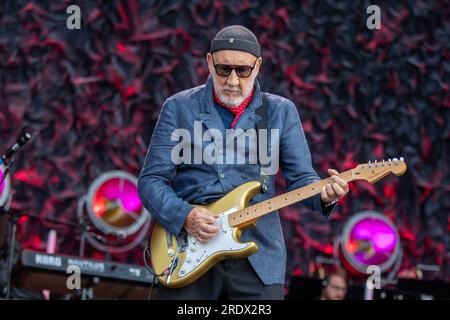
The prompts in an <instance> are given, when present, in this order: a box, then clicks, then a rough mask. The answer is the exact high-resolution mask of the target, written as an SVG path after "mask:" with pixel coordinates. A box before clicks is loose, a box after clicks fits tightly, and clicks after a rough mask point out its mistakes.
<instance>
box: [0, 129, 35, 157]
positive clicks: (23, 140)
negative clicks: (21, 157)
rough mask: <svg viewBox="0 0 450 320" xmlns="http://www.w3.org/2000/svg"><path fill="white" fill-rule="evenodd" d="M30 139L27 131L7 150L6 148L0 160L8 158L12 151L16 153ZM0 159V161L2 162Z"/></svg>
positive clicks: (12, 153)
mask: <svg viewBox="0 0 450 320" xmlns="http://www.w3.org/2000/svg"><path fill="white" fill-rule="evenodd" d="M30 139H31V134H29V133H28V132H27V133H24V134H23V135H21V136H20V138H19V139H18V140H17V141H16V143H15V144H14V145H13V146H12V147H10V148H9V149H8V150H6V152H5V154H4V155H3V156H2V157H1V160H3V162H5V161H6V160H7V159H10V158H11V157H12V156H13V155H14V153H16V152H17V151H18V150H19V149H20V148H21V147H22V146H23V145H24V144H25V143H27V141H28V140H30ZM1 160H0V163H1V162H2V161H1Z"/></svg>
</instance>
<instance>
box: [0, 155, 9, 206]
mask: <svg viewBox="0 0 450 320" xmlns="http://www.w3.org/2000/svg"><path fill="white" fill-rule="evenodd" d="M4 171H5V166H4V165H3V163H1V164H0V178H1V177H2V175H3V172H4ZM0 180H1V179H0ZM10 192H11V180H10V178H9V175H8V176H7V177H6V179H5V181H3V183H1V185H0V207H3V206H4V205H5V204H6V203H7V201H8V199H9V196H10Z"/></svg>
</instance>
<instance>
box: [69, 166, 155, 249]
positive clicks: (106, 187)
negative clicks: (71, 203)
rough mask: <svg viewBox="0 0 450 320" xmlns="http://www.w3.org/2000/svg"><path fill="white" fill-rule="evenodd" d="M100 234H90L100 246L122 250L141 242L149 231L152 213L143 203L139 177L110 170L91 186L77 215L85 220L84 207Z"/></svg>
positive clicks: (94, 242)
mask: <svg viewBox="0 0 450 320" xmlns="http://www.w3.org/2000/svg"><path fill="white" fill-rule="evenodd" d="M84 207H86V211H87V216H88V217H89V220H90V222H91V223H92V224H93V225H94V226H95V228H96V230H97V233H98V231H99V233H98V234H99V236H97V237H95V236H92V233H91V234H90V235H89V234H88V235H87V239H88V241H89V242H90V243H91V244H92V245H93V246H94V247H96V248H97V249H99V250H103V251H110V252H123V251H126V250H129V249H131V248H133V247H134V246H136V245H137V244H139V243H140V242H142V240H143V239H144V237H145V236H146V235H147V233H148V229H149V226H150V219H151V218H150V215H149V213H148V211H147V210H145V208H144V207H143V205H142V202H141V200H140V198H139V194H138V189H137V178H136V177H135V176H133V175H131V174H129V173H127V172H124V171H118V170H116V171H108V172H105V173H103V174H102V175H100V176H99V177H97V178H96V179H95V180H94V181H93V182H92V184H91V185H90V186H89V189H88V192H87V195H86V196H85V197H83V198H82V199H81V200H80V204H79V210H78V217H79V219H81V220H83V219H82V217H83V208H84Z"/></svg>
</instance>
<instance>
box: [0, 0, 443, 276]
mask: <svg viewBox="0 0 450 320" xmlns="http://www.w3.org/2000/svg"><path fill="white" fill-rule="evenodd" d="M70 4H77V5H79V6H80V8H81V14H82V21H81V22H82V27H81V30H68V29H67V28H66V18H67V17H68V14H67V13H66V8H67V6H68V5H70ZM370 4H377V5H379V6H380V8H381V30H369V29H368V28H367V27H366V19H367V18H368V14H367V13H366V8H367V6H368V5H370ZM449 14H450V6H449V3H448V1H446V0H441V1H425V0H414V1H413V0H410V1H386V2H381V1H373V2H369V1H337V0H327V1H313V0H305V1H287V0H286V1H277V2H269V1H259V0H239V1H208V0H207V1H179V0H167V1H157V0H155V1H143V0H142V1H139V0H129V1H119V0H111V1H109V0H108V1H100V0H96V1H91V0H89V1H88V0H82V1H64V0H60V1H38V0H36V1H30V0H3V1H1V3H0V137H1V139H0V150H5V148H6V147H7V146H9V145H11V144H12V143H13V142H14V141H15V139H16V138H17V137H18V135H19V134H20V133H22V132H24V131H26V130H28V131H31V132H32V133H33V135H34V138H33V140H32V143H30V144H29V145H28V146H27V147H26V149H25V150H24V151H23V152H22V153H21V154H20V155H18V156H17V163H16V168H15V169H16V170H15V173H14V185H13V186H14V191H15V194H14V203H13V207H14V208H15V209H18V210H21V211H23V212H24V213H33V214H37V215H39V216H41V217H48V218H55V219H59V220H63V221H71V222H74V223H76V214H75V212H76V206H77V202H78V199H79V198H80V197H81V196H83V195H84V194H86V191H87V188H88V186H89V184H90V183H91V182H92V181H93V180H94V179H95V178H96V177H97V176H98V175H99V174H101V173H102V172H104V171H107V170H111V169H120V170H125V171H128V172H130V173H133V174H135V175H138V173H139V170H140V168H141V166H142V164H143V159H144V156H145V152H146V149H147V145H148V142H149V139H150V135H151V133H152V130H153V127H154V124H155V121H156V119H157V116H158V113H159V110H160V107H161V105H162V104H163V102H164V100H165V99H166V98H167V97H169V96H170V95H172V94H174V93H176V92H178V91H180V90H183V89H187V88H190V87H192V86H196V85H199V84H202V83H203V82H204V81H205V79H206V77H207V75H208V69H207V66H206V62H205V53H206V52H207V51H208V48H209V43H210V40H211V39H212V38H213V36H214V35H215V33H216V32H217V31H218V30H219V29H221V28H222V27H224V26H227V25H231V24H242V25H244V26H247V27H249V28H250V29H252V30H253V31H254V33H255V34H256V35H257V36H258V38H259V40H260V42H261V44H262V48H263V59H264V60H263V67H262V71H261V74H260V76H259V80H260V82H261V84H262V87H263V89H264V90H265V91H269V92H273V93H275V94H279V95H282V96H285V97H288V98H289V99H292V100H293V101H294V102H295V103H296V105H297V107H298V110H299V112H300V115H301V119H302V121H303V127H304V130H305V132H306V135H307V139H308V142H309V145H310V149H311V153H312V157H313V162H314V167H315V168H316V170H317V172H318V173H319V175H321V176H325V174H326V169H327V168H329V167H332V168H336V169H338V170H347V169H350V168H352V167H353V166H355V165H356V164H357V163H358V162H367V161H369V160H375V159H383V158H384V159H387V158H393V157H399V156H403V157H404V158H405V160H406V163H407V165H408V168H409V170H408V171H407V172H406V174H405V175H403V176H401V177H399V178H397V177H388V178H386V179H384V180H382V181H380V182H378V183H377V184H375V185H370V184H367V183H355V184H352V185H351V192H350V194H349V195H348V196H347V197H346V198H344V199H342V200H341V201H340V205H339V207H338V209H337V210H336V212H335V213H334V214H333V216H332V217H331V218H330V219H329V220H328V221H324V220H323V219H322V218H321V217H320V216H319V215H317V214H313V213H311V212H310V211H308V210H306V209H304V208H302V207H301V205H298V206H293V207H290V208H288V209H285V210H283V211H282V212H281V215H282V218H283V226H284V229H285V237H286V244H287V247H288V274H306V273H307V272H308V270H309V268H310V266H311V263H314V261H315V258H316V257H317V256H319V255H320V256H325V257H327V256H331V254H332V243H333V241H334V239H336V238H337V237H338V236H339V235H340V233H341V231H342V226H343V224H344V223H345V222H346V221H347V220H348V219H349V217H351V216H352V215H354V214H355V213H357V212H360V211H362V210H368V209H374V210H378V211H380V212H383V213H384V214H386V215H387V216H388V217H389V218H391V219H392V221H394V222H395V224H396V226H397V228H398V230H399V233H400V235H401V239H402V244H403V253H404V257H403V262H402V268H408V267H410V266H413V265H415V264H417V263H427V264H437V265H440V266H442V267H443V269H445V268H448V251H449V246H450V237H449V232H450V218H449V211H450V197H448V194H449V193H448V192H449V191H450V179H449V155H450V154H449V153H450V144H449V134H450V112H449V108H450V94H449V79H450V77H449V75H450V49H449V43H450V19H449ZM282 184H283V182H282V179H281V178H280V183H279V185H280V187H282ZM49 228H57V230H58V231H59V238H58V239H59V240H58V252H60V253H67V254H76V253H77V252H78V245H79V243H78V241H77V240H76V239H77V237H76V235H74V234H73V230H71V229H68V228H62V227H58V226H56V225H50V224H49V223H45V222H44V221H36V220H32V219H29V220H27V219H25V218H24V219H21V224H20V233H19V236H20V241H21V243H22V244H23V245H24V246H26V247H31V248H35V249H42V248H44V246H45V240H46V235H47V232H48V229H49ZM92 254H93V255H94V256H96V257H101V256H102V253H98V252H97V253H94V252H92ZM113 259H116V260H126V261H133V262H135V263H142V261H141V260H142V259H141V250H140V249H139V250H134V251H133V252H130V253H126V254H121V255H116V256H113ZM447 274H448V273H447ZM443 276H444V274H443Z"/></svg>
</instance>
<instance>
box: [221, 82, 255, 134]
mask: <svg viewBox="0 0 450 320" xmlns="http://www.w3.org/2000/svg"><path fill="white" fill-rule="evenodd" d="M254 92H255V88H254V87H253V90H252V92H251V93H250V94H249V95H248V97H247V98H245V100H244V101H242V103H241V104H240V105H238V106H237V107H233V108H231V107H229V106H227V105H226V104H225V103H223V102H222V100H220V98H219V97H218V96H217V95H216V91H215V90H214V89H213V95H214V101H216V102H217V104H218V105H219V106H221V107H223V108H225V109H227V110H229V111H230V112H231V113H232V114H234V120H233V122H232V123H231V128H234V126H235V125H236V122H237V121H238V119H239V117H240V116H241V114H242V113H244V111H245V108H246V107H247V106H248V104H249V103H250V101H252V98H253V93H254Z"/></svg>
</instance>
